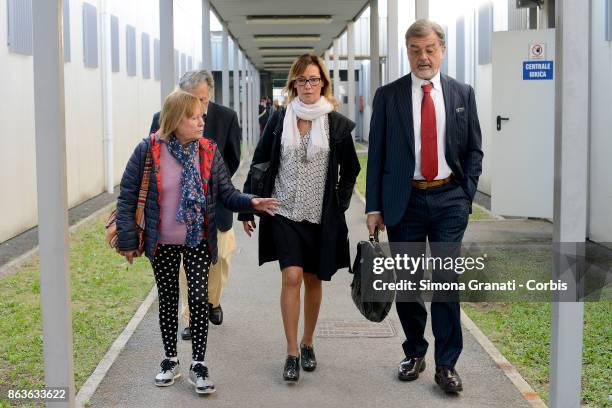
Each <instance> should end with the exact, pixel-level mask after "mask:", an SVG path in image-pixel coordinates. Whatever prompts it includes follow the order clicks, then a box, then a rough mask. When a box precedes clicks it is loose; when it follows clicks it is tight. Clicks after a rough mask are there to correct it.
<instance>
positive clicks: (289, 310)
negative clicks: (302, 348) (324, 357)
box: [280, 266, 304, 356]
mask: <svg viewBox="0 0 612 408" xmlns="http://www.w3.org/2000/svg"><path fill="white" fill-rule="evenodd" d="M282 274H283V285H282V289H281V298H280V303H281V313H282V315H283V326H284V328H285V337H286V338H287V354H289V355H292V356H299V355H300V353H299V351H298V344H297V331H298V321H299V319H300V292H301V289H302V279H303V275H304V272H303V271H302V268H301V267H299V266H288V267H286V268H284V269H283V270H282Z"/></svg>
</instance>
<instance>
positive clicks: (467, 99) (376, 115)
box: [366, 74, 483, 225]
mask: <svg viewBox="0 0 612 408" xmlns="http://www.w3.org/2000/svg"><path fill="white" fill-rule="evenodd" d="M440 81H441V84H442V94H443V95H444V107H445V109H446V135H445V139H446V140H445V147H446V156H445V157H446V162H447V163H448V165H449V167H450V169H451V171H452V172H453V175H454V177H455V179H457V180H458V181H459V183H460V184H461V186H462V187H463V190H464V191H465V194H466V195H467V198H468V199H469V200H470V203H471V202H472V200H473V199H474V195H475V194H476V187H477V186H478V178H479V176H480V173H481V172H482V157H483V153H482V150H481V141H482V135H481V133H480V124H479V122H478V113H477V112H476V97H475V95H474V89H473V88H472V87H471V86H469V85H466V84H462V83H460V82H457V81H456V80H454V79H453V78H451V77H449V76H447V75H440ZM372 106H373V107H372V120H371V121H370V138H369V147H368V174H367V179H366V185H367V189H366V212H370V211H381V212H382V215H383V217H384V221H385V224H386V225H396V224H398V223H399V222H400V220H401V219H402V216H403V215H404V212H405V211H406V207H407V206H408V203H409V201H410V193H411V191H412V186H411V184H410V180H412V178H413V176H414V167H415V153H414V137H415V135H414V126H413V123H412V80H411V76H410V74H408V75H406V76H403V77H402V78H400V79H398V80H396V81H394V82H392V83H390V84H388V85H385V86H383V87H380V88H378V90H377V91H376V94H375V95H374V102H373V104H372ZM470 212H471V208H470Z"/></svg>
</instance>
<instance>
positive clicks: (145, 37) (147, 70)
mask: <svg viewBox="0 0 612 408" xmlns="http://www.w3.org/2000/svg"><path fill="white" fill-rule="evenodd" d="M141 45H142V77H143V78H144V79H149V78H151V46H150V45H149V34H147V33H142V41H141Z"/></svg>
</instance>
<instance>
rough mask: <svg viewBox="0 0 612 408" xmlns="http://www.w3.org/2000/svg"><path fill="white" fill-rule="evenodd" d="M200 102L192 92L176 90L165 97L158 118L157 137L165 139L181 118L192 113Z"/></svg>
mask: <svg viewBox="0 0 612 408" xmlns="http://www.w3.org/2000/svg"><path fill="white" fill-rule="evenodd" d="M198 106H200V107H201V102H200V100H199V99H198V98H196V97H195V96H193V95H192V94H190V93H188V92H185V91H182V90H180V89H179V90H176V91H174V92H172V93H171V94H170V95H168V96H167V97H166V99H165V100H164V107H163V108H162V110H161V113H160V115H159V116H160V118H159V137H160V138H161V139H162V140H165V141H167V140H168V139H169V138H170V136H172V135H173V134H174V132H175V131H176V129H177V128H178V126H179V123H181V120H182V119H183V118H186V117H187V118H188V117H190V116H192V115H193V114H194V112H195V111H196V108H197V107H198Z"/></svg>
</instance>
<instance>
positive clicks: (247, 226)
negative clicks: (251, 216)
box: [242, 220, 257, 237]
mask: <svg viewBox="0 0 612 408" xmlns="http://www.w3.org/2000/svg"><path fill="white" fill-rule="evenodd" d="M242 228H244V232H246V234H247V235H248V236H249V237H250V236H251V233H252V232H253V231H255V228H257V224H256V223H255V220H253V221H242Z"/></svg>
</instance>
